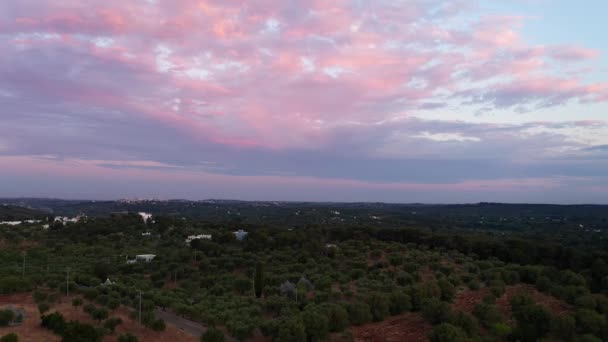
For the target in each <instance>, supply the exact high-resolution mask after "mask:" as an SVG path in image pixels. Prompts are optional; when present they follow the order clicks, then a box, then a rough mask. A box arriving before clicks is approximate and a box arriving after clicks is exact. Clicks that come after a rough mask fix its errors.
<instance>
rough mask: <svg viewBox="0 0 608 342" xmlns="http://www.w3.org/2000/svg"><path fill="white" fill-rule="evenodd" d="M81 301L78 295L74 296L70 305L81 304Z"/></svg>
mask: <svg viewBox="0 0 608 342" xmlns="http://www.w3.org/2000/svg"><path fill="white" fill-rule="evenodd" d="M82 303H83V301H82V298H80V297H76V298H74V299H72V305H73V306H81V305H82Z"/></svg>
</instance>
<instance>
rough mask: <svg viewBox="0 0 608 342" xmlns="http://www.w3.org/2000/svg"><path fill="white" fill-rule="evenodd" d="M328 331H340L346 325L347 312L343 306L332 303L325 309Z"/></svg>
mask: <svg viewBox="0 0 608 342" xmlns="http://www.w3.org/2000/svg"><path fill="white" fill-rule="evenodd" d="M327 317H328V319H329V331H331V332H342V331H344V329H346V327H347V326H348V323H349V322H348V312H347V311H346V309H344V307H343V306H341V305H338V304H333V305H331V306H330V307H329V308H328V309H327Z"/></svg>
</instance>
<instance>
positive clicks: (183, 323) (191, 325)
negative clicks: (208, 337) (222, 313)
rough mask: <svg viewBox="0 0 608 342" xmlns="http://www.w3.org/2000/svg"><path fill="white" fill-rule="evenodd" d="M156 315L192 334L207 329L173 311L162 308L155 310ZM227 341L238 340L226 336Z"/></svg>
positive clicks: (200, 333) (234, 341) (200, 332)
mask: <svg viewBox="0 0 608 342" xmlns="http://www.w3.org/2000/svg"><path fill="white" fill-rule="evenodd" d="M154 315H155V316H156V318H161V319H163V320H164V321H165V322H166V323H168V324H171V325H174V326H176V327H177V328H178V329H181V330H183V331H185V332H187V333H189V334H191V335H194V336H201V335H202V334H204V333H205V331H207V327H205V326H203V325H202V324H200V323H197V322H194V321H191V320H189V319H185V318H183V317H181V316H178V315H176V314H175V313H173V312H171V311H165V310H161V309H156V310H154ZM225 341H227V342H237V340H236V339H234V338H232V337H230V336H225Z"/></svg>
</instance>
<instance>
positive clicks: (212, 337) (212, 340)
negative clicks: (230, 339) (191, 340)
mask: <svg viewBox="0 0 608 342" xmlns="http://www.w3.org/2000/svg"><path fill="white" fill-rule="evenodd" d="M201 342H224V333H223V332H222V331H221V330H219V329H217V328H215V327H209V329H207V331H205V333H204V334H203V335H201Z"/></svg>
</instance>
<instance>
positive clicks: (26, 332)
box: [0, 294, 199, 342]
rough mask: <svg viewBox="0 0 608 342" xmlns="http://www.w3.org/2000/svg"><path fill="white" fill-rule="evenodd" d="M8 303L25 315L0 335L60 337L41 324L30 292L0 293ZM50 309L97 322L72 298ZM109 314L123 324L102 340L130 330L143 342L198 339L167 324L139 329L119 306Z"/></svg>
mask: <svg viewBox="0 0 608 342" xmlns="http://www.w3.org/2000/svg"><path fill="white" fill-rule="evenodd" d="M7 305H14V306H16V307H19V308H23V309H24V311H25V312H26V315H27V317H26V318H25V319H24V322H23V324H21V325H19V326H15V327H5V328H0V335H6V334H8V333H11V332H14V333H16V334H17V335H19V341H23V342H41V341H45V342H46V341H48V342H55V341H60V340H61V338H60V337H59V336H57V335H55V334H53V333H52V332H51V331H49V330H47V329H44V328H42V327H41V326H40V314H39V313H38V307H37V305H36V303H35V302H34V299H33V298H32V296H31V294H14V295H3V296H0V307H4V306H7ZM52 311H59V312H61V314H63V315H64V316H65V318H66V319H67V320H78V321H81V322H85V323H90V324H94V325H97V324H98V323H97V322H96V321H93V320H92V319H91V318H90V317H89V315H88V314H87V313H85V312H83V311H82V306H80V307H73V306H72V298H62V301H61V302H59V303H57V304H54V305H52V306H51V310H50V311H49V312H52ZM110 317H120V318H121V319H122V321H123V323H122V324H121V325H119V326H118V327H117V328H116V333H115V334H114V335H111V336H106V337H105V338H104V342H113V341H116V340H117V339H118V336H119V335H121V334H123V333H125V332H130V333H132V334H134V335H136V336H137V337H138V338H139V340H140V341H146V342H148V341H149V342H162V341H171V342H195V341H199V337H198V336H192V335H189V334H188V333H186V332H184V331H182V330H179V329H178V328H176V327H174V326H172V325H169V324H167V329H166V330H165V331H163V332H155V331H152V330H149V329H146V328H145V327H142V328H140V327H139V326H138V324H137V322H136V321H133V320H131V319H130V318H129V310H128V309H127V308H124V307H120V308H118V309H117V310H114V311H112V312H111V314H110Z"/></svg>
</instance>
